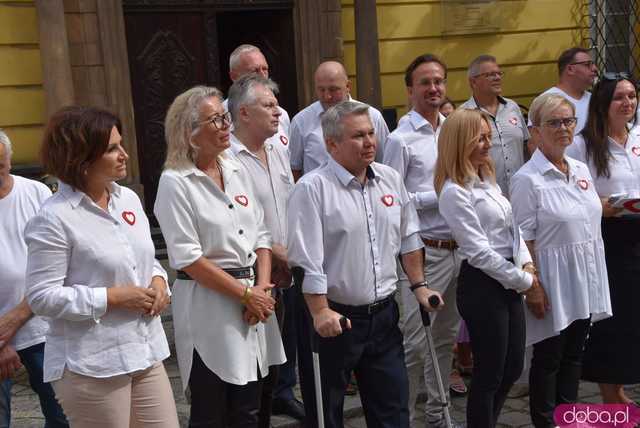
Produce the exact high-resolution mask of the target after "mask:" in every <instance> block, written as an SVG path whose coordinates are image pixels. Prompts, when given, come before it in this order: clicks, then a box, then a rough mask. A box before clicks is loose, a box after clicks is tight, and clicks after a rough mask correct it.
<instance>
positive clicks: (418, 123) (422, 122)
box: [409, 109, 446, 134]
mask: <svg viewBox="0 0 640 428" xmlns="http://www.w3.org/2000/svg"><path fill="white" fill-rule="evenodd" d="M445 119H446V117H445V116H444V115H443V114H442V113H438V126H437V127H436V129H433V125H431V122H429V121H428V120H427V119H425V118H424V116H422V115H421V114H420V113H418V112H417V111H415V110H413V109H411V111H409V121H410V122H411V126H413V129H414V130H415V131H417V130H418V129H420V128H422V127H423V126H428V127H429V128H431V130H432V132H433V133H434V134H435V133H436V132H437V131H438V129H440V128H441V127H442V124H443V122H444V121H445Z"/></svg>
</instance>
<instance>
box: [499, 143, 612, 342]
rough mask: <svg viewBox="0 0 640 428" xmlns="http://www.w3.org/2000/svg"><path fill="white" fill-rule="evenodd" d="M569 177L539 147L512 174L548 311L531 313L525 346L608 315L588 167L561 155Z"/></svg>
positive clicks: (517, 210)
mask: <svg viewBox="0 0 640 428" xmlns="http://www.w3.org/2000/svg"><path fill="white" fill-rule="evenodd" d="M565 159H566V161H567V163H568V164H569V180H568V181H567V176H566V175H564V174H563V173H562V172H560V171H559V170H558V169H557V168H556V167H555V166H554V165H553V164H552V163H551V162H549V160H548V159H547V158H546V157H545V156H544V154H542V152H541V151H540V150H536V151H535V152H534V154H533V156H532V157H531V159H530V160H529V161H528V162H527V163H525V164H524V166H523V167H522V168H521V169H520V170H519V171H518V172H517V173H516V174H515V175H514V176H513V177H512V178H511V202H512V204H513V214H514V218H515V220H516V222H517V223H518V224H519V226H520V230H521V231H522V238H523V239H524V240H525V241H535V244H534V248H535V253H536V266H537V268H538V272H539V273H538V276H539V278H540V282H541V283H542V287H543V288H544V290H545V293H546V294H547V297H548V298H549V303H550V304H551V309H550V311H548V312H547V313H546V314H545V316H544V318H543V319H537V318H536V317H535V316H533V314H532V313H531V311H528V310H527V311H525V313H526V318H527V345H530V344H533V343H537V342H540V341H541V340H544V339H546V338H548V337H552V336H556V335H558V334H560V332H561V331H562V330H564V329H565V328H566V327H568V326H569V324H571V323H572V322H573V321H576V320H579V319H585V318H589V316H592V318H591V320H592V321H599V320H601V319H603V318H606V317H608V316H611V299H610V298H609V280H608V278H607V266H606V263H605V257H604V243H603V242H602V234H601V233H600V220H601V217H602V204H601V203H600V198H599V197H598V194H597V192H596V189H595V186H594V184H593V179H592V178H591V174H590V173H589V169H588V168H587V166H586V165H585V164H584V163H582V162H579V161H576V160H574V159H571V158H568V157H565Z"/></svg>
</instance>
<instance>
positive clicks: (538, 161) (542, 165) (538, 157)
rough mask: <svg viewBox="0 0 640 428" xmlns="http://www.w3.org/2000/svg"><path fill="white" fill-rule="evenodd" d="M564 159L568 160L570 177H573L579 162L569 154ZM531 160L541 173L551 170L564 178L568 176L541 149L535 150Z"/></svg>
mask: <svg viewBox="0 0 640 428" xmlns="http://www.w3.org/2000/svg"><path fill="white" fill-rule="evenodd" d="M564 160H565V161H566V162H567V165H569V178H571V179H573V178H574V177H575V175H576V170H577V168H578V164H577V163H576V161H575V160H573V159H571V158H570V157H567V156H565V157H564ZM531 162H532V163H533V165H534V166H535V167H536V169H537V170H538V171H539V172H540V174H541V175H545V174H546V173H548V172H550V171H551V172H553V173H554V174H557V175H559V176H562V177H563V178H564V177H566V175H565V174H564V173H563V172H562V171H560V170H559V169H558V168H557V167H556V166H555V165H554V164H552V163H551V161H550V160H549V159H547V157H546V156H545V155H544V153H542V152H541V151H540V150H539V149H536V151H535V152H533V155H532V156H531Z"/></svg>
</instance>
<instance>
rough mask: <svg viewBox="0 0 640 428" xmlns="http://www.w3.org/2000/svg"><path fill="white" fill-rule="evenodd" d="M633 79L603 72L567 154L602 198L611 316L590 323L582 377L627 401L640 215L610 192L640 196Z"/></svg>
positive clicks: (636, 335)
mask: <svg viewBox="0 0 640 428" xmlns="http://www.w3.org/2000/svg"><path fill="white" fill-rule="evenodd" d="M637 104H638V102H637V94H636V85H635V82H633V80H631V78H630V77H629V76H628V75H627V74H626V73H605V74H604V75H603V76H602V78H601V80H600V81H599V82H598V84H596V86H595V87H594V90H593V95H592V96H591V101H590V103H589V116H588V118H587V123H586V125H585V127H584V129H583V130H582V132H581V134H580V135H578V136H576V137H575V139H574V141H573V144H572V145H571V146H570V147H569V148H568V149H567V154H568V155H569V156H571V157H573V158H575V159H578V160H580V161H583V162H585V163H586V164H587V165H588V167H589V170H590V172H591V175H592V176H593V180H594V185H595V188H596V191H597V192H598V195H599V196H600V199H601V203H602V217H603V218H602V237H603V240H604V248H605V256H606V264H607V273H608V276H609V291H610V294H611V306H612V309H613V317H612V318H609V319H606V320H603V321H599V322H597V323H595V324H594V325H593V327H592V329H591V332H590V334H589V338H588V340H587V344H586V349H585V354H584V360H583V368H582V378H583V379H585V380H589V381H592V382H598V383H599V384H600V392H601V394H602V398H603V400H604V402H606V403H629V402H631V399H629V398H628V397H627V396H626V395H625V393H624V389H623V387H622V385H625V384H634V383H640V363H638V362H639V361H640V329H639V328H638V326H639V325H640V311H638V310H637V307H636V306H637V302H638V301H640V287H638V286H637V283H638V278H640V219H639V218H638V217H626V216H621V211H622V209H621V208H615V207H612V206H611V203H610V198H611V196H614V195H615V196H617V197H624V198H638V197H640V139H639V138H638V137H637V136H635V135H634V134H632V133H630V132H629V129H630V127H631V123H632V122H635V116H636V107H637Z"/></svg>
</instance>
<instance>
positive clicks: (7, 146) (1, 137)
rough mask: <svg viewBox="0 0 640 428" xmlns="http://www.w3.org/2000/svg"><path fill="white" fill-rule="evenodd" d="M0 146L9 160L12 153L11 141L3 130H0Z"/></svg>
mask: <svg viewBox="0 0 640 428" xmlns="http://www.w3.org/2000/svg"><path fill="white" fill-rule="evenodd" d="M0 144H2V145H3V146H4V151H5V153H6V154H7V156H8V157H9V159H11V155H12V154H13V151H12V150H11V140H10V139H9V136H8V135H7V133H6V132H4V130H3V129H0Z"/></svg>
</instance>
